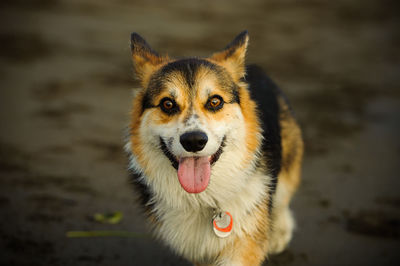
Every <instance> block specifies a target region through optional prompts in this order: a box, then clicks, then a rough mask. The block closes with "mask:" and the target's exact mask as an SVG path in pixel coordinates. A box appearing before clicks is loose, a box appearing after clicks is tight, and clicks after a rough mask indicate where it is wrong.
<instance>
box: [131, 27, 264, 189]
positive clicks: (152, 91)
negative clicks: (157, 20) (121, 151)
mask: <svg viewBox="0 0 400 266" xmlns="http://www.w3.org/2000/svg"><path fill="white" fill-rule="evenodd" d="M131 44H132V46H131V48H132V57H133V62H134V67H135V71H136V75H137V77H138V78H139V80H140V83H141V88H140V89H139V90H138V91H137V93H136V94H135V99H134V108H133V112H132V124H131V147H130V149H131V151H132V153H133V155H134V156H135V159H136V161H137V163H138V164H139V166H140V169H141V171H143V172H144V173H145V174H146V175H150V176H151V173H152V172H154V171H153V170H154V168H157V167H159V166H160V162H162V161H169V167H171V166H172V167H174V168H175V171H176V172H177V176H178V180H179V182H180V184H181V186H182V187H183V188H184V189H185V190H186V191H187V192H189V193H199V192H202V191H204V190H205V189H206V188H207V186H208V184H209V180H210V176H211V172H212V170H211V169H212V168H213V166H214V165H215V164H218V163H219V159H220V157H221V155H223V154H224V153H225V151H226V150H230V152H232V153H233V152H234V153H236V154H241V155H240V156H238V155H236V157H232V158H231V159H234V160H235V161H232V162H230V163H231V164H232V165H240V167H242V168H243V167H245V166H246V164H249V163H251V162H252V161H253V160H254V158H253V157H254V154H255V153H256V152H257V150H258V147H259V145H260V134H259V133H260V129H259V124H258V120H257V116H256V110H255V104H254V102H253V101H251V100H250V96H249V93H248V91H247V86H246V83H244V82H243V77H244V75H245V53H246V48H247V44H248V34H247V31H245V32H242V33H241V34H239V35H238V36H237V37H236V38H235V39H234V40H233V41H232V42H231V43H230V44H229V45H228V46H227V47H226V48H225V49H224V50H223V51H221V52H218V53H215V54H213V55H212V56H211V57H209V58H204V59H200V58H186V59H178V60H172V59H170V58H168V57H167V56H160V55H159V54H158V53H157V52H155V51H154V50H152V49H151V48H150V46H149V45H148V44H147V42H146V41H145V40H144V39H143V38H142V37H140V36H139V35H138V34H136V33H133V34H132V36H131ZM224 157H225V163H226V162H229V156H225V155H224ZM160 158H161V159H160ZM226 171H229V169H226Z"/></svg>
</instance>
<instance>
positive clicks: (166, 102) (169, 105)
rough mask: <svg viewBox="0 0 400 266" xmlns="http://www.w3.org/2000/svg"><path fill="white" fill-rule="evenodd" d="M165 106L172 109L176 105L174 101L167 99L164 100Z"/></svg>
mask: <svg viewBox="0 0 400 266" xmlns="http://www.w3.org/2000/svg"><path fill="white" fill-rule="evenodd" d="M163 107H164V108H165V109H172V107H174V103H173V102H171V101H169V100H166V101H164V102H163Z"/></svg>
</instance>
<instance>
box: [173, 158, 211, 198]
mask: <svg viewBox="0 0 400 266" xmlns="http://www.w3.org/2000/svg"><path fill="white" fill-rule="evenodd" d="M210 174H211V166H210V161H209V159H208V157H187V158H182V159H180V160H179V168H178V179H179V182H180V183H181V186H182V187H183V189H184V190H186V192H189V193H200V192H203V191H204V190H205V189H206V188H207V186H208V182H209V181H210Z"/></svg>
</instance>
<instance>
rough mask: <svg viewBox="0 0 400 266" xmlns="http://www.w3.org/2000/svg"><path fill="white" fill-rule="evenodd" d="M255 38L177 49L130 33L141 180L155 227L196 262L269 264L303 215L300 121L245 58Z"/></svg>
mask: <svg viewBox="0 0 400 266" xmlns="http://www.w3.org/2000/svg"><path fill="white" fill-rule="evenodd" d="M248 40H249V35H248V32H247V31H244V32H242V33H240V34H239V35H238V36H237V37H236V38H235V39H234V40H233V41H232V42H231V43H230V44H229V45H228V46H227V47H226V48H225V49H224V50H222V51H220V52H216V53H214V54H213V55H212V56H210V57H208V58H197V57H193V58H183V59H172V58H169V57H168V56H162V55H160V54H158V53H157V52H155V51H154V50H153V49H152V48H151V47H150V46H149V44H148V43H147V42H146V41H145V40H144V39H143V38H142V37H141V36H140V35H138V34H137V33H132V35H131V51H132V59H133V65H134V71H135V72H136V77H137V78H138V80H139V82H140V88H138V89H137V90H135V93H134V98H133V107H132V109H131V114H130V119H131V120H130V126H129V130H128V131H129V134H128V135H129V136H128V140H127V143H126V151H127V152H128V154H129V157H130V160H129V169H130V172H131V174H132V183H133V185H134V188H135V190H136V193H137V194H138V195H140V202H141V204H142V205H143V206H144V211H145V214H146V216H147V218H148V220H149V223H150V224H151V225H152V229H153V231H154V234H155V236H156V237H157V238H158V239H161V240H162V241H163V242H164V243H166V244H167V245H168V246H169V247H170V248H172V250H174V251H175V252H176V253H177V254H179V255H180V256H183V257H184V258H186V259H187V260H189V261H191V262H192V263H193V264H195V265H260V264H262V263H263V261H265V260H266V259H267V258H268V255H270V254H276V253H279V252H281V251H283V250H284V249H285V247H286V246H287V245H288V243H289V241H290V240H291V237H292V232H293V229H294V225H295V224H294V219H293V216H292V213H291V211H290V209H289V203H290V200H291V198H292V196H293V194H294V193H295V191H296V189H297V187H298V185H299V181H300V172H301V162H302V156H303V141H302V135H301V130H300V127H299V125H298V123H297V122H296V120H295V118H294V116H293V112H292V109H291V107H290V105H289V103H288V101H287V99H286V97H285V95H284V94H283V93H282V91H281V90H280V89H279V88H278V87H277V86H276V85H275V84H274V83H273V82H272V81H271V79H270V78H269V77H268V76H267V75H266V74H265V73H264V71H263V70H262V69H261V68H260V67H258V66H256V65H249V66H247V65H246V64H245V55H246V50H247V46H248Z"/></svg>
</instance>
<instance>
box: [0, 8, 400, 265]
mask: <svg viewBox="0 0 400 266" xmlns="http://www.w3.org/2000/svg"><path fill="white" fill-rule="evenodd" d="M398 7H399V5H398V1H395V0H384V1H382V0H371V1H362V0H359V1H357V0H337V1H323V0H304V1H295V0H269V1H268V0H267V1H261V0H259V1H257V0H250V1H225V0H219V1H128V0H115V1H105V0H68V1H67V0H35V1H33V0H30V1H23V0H14V1H13V0H7V1H6V0H3V1H1V2H0V15H1V20H2V23H1V24H0V47H1V49H0V59H1V61H0V66H1V67H0V84H1V87H0V127H1V130H0V217H1V219H0V250H1V252H0V264H1V265H188V263H187V262H186V261H185V260H183V259H180V258H178V257H176V256H175V255H173V254H172V253H171V252H170V251H169V250H168V249H167V248H165V247H163V246H162V245H161V244H160V243H158V242H156V241H155V240H153V239H152V238H151V237H149V236H148V233H147V231H146V224H145V222H144V220H143V217H142V216H141V215H140V212H139V210H138V209H137V208H136V207H135V205H134V200H133V192H132V190H131V188H130V186H129V184H128V180H127V174H126V170H125V168H126V158H125V154H124V153H123V151H122V147H123V129H124V128H125V126H126V125H127V121H128V119H129V118H128V112H129V108H130V104H131V103H130V102H131V93H132V88H133V87H135V81H134V80H133V78H132V77H133V74H132V67H131V62H130V50H129V36H130V33H131V32H132V31H136V32H139V33H140V34H142V35H143V36H144V37H145V38H146V39H147V40H148V41H149V42H150V43H151V44H152V46H153V47H154V48H155V49H157V50H158V51H160V52H168V53H169V54H170V55H172V56H193V55H197V56H207V55H209V54H211V53H212V52H214V51H216V50H219V49H221V48H223V47H224V46H225V45H226V44H227V43H228V42H229V41H230V40H231V39H232V38H233V37H234V36H235V35H236V34H237V33H239V32H240V31H242V30H243V29H248V30H249V32H250V47H249V53H248V62H251V63H258V64H260V65H262V66H263V67H264V68H265V69H267V70H268V72H269V73H270V75H271V76H272V77H273V78H274V79H275V80H276V81H277V83H278V84H279V85H280V86H281V87H282V88H283V89H284V90H285V91H286V92H287V94H288V96H289V98H290V100H291V102H292V104H293V107H294V109H295V111H296V112H297V116H298V119H299V121H300V123H301V125H302V128H303V130H304V136H305V141H306V156H305V161H304V170H303V182H302V186H301V188H300V190H299V192H298V193H297V195H296V197H295V200H294V202H293V204H292V206H293V209H294V212H295V215H296V218H297V222H298V226H297V230H296V232H295V235H294V239H293V241H292V242H291V244H290V247H289V248H288V250H286V251H285V252H284V253H283V254H281V255H278V256H274V257H271V259H270V262H269V264H268V265H400V252H399V251H400V245H399V244H400V241H399V240H400V194H399V187H400V178H399V177H400V176H399V174H398V171H399V170H400V169H399V168H400V166H399V157H400V142H399V138H398V137H399V135H400V104H399V103H400V90H399V81H400V69H399V59H400V58H399V53H398V47H399V45H400V35H399V26H400V23H399V16H398V12H397V11H396V10H398ZM113 211H121V212H122V213H123V215H124V217H123V219H122V220H121V222H120V223H118V224H101V223H99V222H96V221H94V220H93V219H92V218H91V217H92V216H93V214H95V213H97V212H100V213H107V212H113ZM73 230H126V231H131V232H137V233H141V234H142V235H141V236H139V237H130V238H123V237H101V238H68V237H66V232H68V231H73Z"/></svg>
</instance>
